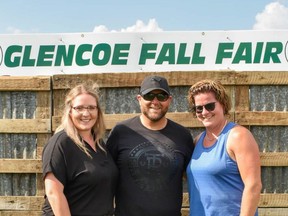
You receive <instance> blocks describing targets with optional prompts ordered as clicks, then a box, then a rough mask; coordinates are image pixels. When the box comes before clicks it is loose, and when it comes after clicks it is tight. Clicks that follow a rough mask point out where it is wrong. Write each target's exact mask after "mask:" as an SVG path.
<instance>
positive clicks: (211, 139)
mask: <svg viewBox="0 0 288 216" xmlns="http://www.w3.org/2000/svg"><path fill="white" fill-rule="evenodd" d="M226 124H227V119H226V121H225V124H224V126H223V127H222V129H221V131H220V132H219V133H218V136H219V135H220V134H221V133H222V132H223V130H224V128H225V126H226ZM212 136H213V138H209V137H208V135H207V133H206V136H205V138H206V139H207V140H208V141H213V140H215V139H218V136H217V135H215V134H214V133H212Z"/></svg>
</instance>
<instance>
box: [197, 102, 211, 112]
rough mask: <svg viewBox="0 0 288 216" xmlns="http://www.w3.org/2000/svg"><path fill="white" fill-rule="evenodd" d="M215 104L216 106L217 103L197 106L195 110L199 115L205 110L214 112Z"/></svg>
mask: <svg viewBox="0 0 288 216" xmlns="http://www.w3.org/2000/svg"><path fill="white" fill-rule="evenodd" d="M215 104H216V102H212V103H208V104H205V105H199V106H195V107H194V108H193V109H194V111H195V112H196V113H198V114H200V113H202V112H203V109H204V108H205V109H206V110H207V111H209V112H211V111H213V110H214V109H215Z"/></svg>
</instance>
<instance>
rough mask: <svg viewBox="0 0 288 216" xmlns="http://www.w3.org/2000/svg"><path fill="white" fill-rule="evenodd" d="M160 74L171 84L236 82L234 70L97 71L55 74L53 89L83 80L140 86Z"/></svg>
mask: <svg viewBox="0 0 288 216" xmlns="http://www.w3.org/2000/svg"><path fill="white" fill-rule="evenodd" d="M150 74H158V75H161V76H164V77H166V78H167V80H168V82H169V85H170V86H191V85H192V84H194V83H195V82H197V81H200V80H202V79H211V77H213V79H215V80H221V82H222V84H224V85H232V84H233V83H235V81H234V78H235V75H233V74H235V72H233V71H217V72H215V71H189V72H181V71H176V72H159V73H155V72H134V73H102V74H101V73H97V74H78V75H54V76H53V77H52V83H53V89H69V88H71V87H73V86H75V85H78V84H80V83H82V82H83V81H87V80H93V81H95V82H97V83H98V84H99V86H100V87H102V88H107V87H111V88H112V87H139V86H140V84H141V82H142V80H143V79H144V77H145V76H147V75H150Z"/></svg>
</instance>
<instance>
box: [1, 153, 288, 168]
mask: <svg viewBox="0 0 288 216" xmlns="http://www.w3.org/2000/svg"><path fill="white" fill-rule="evenodd" d="M260 157H261V166H288V152H266V153H260ZM41 166H42V164H41V159H0V173H42V167H41Z"/></svg>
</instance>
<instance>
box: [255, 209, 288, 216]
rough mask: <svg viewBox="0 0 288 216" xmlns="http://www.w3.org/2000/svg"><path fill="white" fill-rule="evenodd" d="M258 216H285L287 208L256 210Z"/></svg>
mask: <svg viewBox="0 0 288 216" xmlns="http://www.w3.org/2000/svg"><path fill="white" fill-rule="evenodd" d="M258 213H259V216H287V215H288V208H258Z"/></svg>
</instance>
